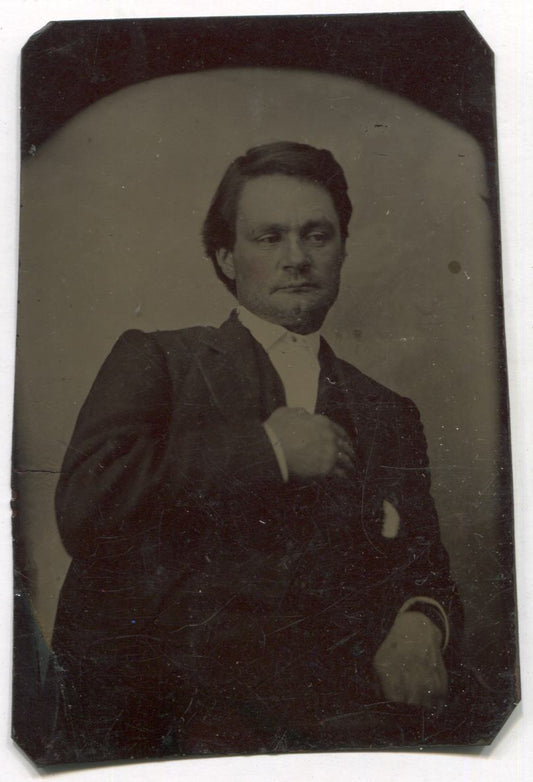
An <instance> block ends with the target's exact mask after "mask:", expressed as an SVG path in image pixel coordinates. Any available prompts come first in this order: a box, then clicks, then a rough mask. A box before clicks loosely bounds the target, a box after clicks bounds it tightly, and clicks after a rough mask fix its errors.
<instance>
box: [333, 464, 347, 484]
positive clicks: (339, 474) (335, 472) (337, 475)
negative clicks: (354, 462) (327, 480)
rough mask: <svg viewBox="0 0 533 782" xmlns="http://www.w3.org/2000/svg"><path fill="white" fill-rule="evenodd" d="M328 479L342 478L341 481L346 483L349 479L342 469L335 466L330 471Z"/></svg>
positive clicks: (345, 471)
mask: <svg viewBox="0 0 533 782" xmlns="http://www.w3.org/2000/svg"><path fill="white" fill-rule="evenodd" d="M329 477H335V478H342V479H343V480H345V481H347V480H349V478H350V474H349V472H348V471H347V470H346V469H345V468H344V467H341V466H340V465H335V467H334V468H333V469H332V470H331V472H330V474H329Z"/></svg>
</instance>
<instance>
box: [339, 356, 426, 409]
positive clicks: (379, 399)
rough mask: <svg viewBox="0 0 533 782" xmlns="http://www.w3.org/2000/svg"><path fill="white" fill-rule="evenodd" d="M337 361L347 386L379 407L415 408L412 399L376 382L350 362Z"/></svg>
mask: <svg viewBox="0 0 533 782" xmlns="http://www.w3.org/2000/svg"><path fill="white" fill-rule="evenodd" d="M337 361H338V365H339V368H340V372H341V374H342V377H343V379H344V382H345V383H346V385H347V386H349V387H351V388H357V390H358V392H359V393H360V394H362V395H363V396H365V397H366V398H367V399H369V400H371V399H373V400H375V402H376V403H377V404H379V405H392V406H397V405H400V406H405V405H408V406H413V407H415V405H414V402H413V401H412V400H411V399H409V398H408V397H406V396H402V395H401V394H398V393H397V392H396V391H393V390H392V389H390V388H388V387H387V386H385V385H383V384H382V383H380V382H378V381H377V380H374V378H372V377H370V376H369V375H366V374H365V373H364V372H362V371H361V370H360V369H357V367H355V366H354V365H353V364H350V363H349V362H348V361H344V360H343V359H339V358H337Z"/></svg>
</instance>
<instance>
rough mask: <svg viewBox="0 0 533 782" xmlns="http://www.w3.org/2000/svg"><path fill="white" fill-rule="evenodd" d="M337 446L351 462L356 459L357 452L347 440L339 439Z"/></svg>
mask: <svg viewBox="0 0 533 782" xmlns="http://www.w3.org/2000/svg"><path fill="white" fill-rule="evenodd" d="M336 446H337V450H338V451H339V453H342V454H345V455H346V456H348V458H349V459H350V460H353V459H355V452H354V449H353V447H352V444H351V443H349V442H347V441H346V440H339V439H337V440H336Z"/></svg>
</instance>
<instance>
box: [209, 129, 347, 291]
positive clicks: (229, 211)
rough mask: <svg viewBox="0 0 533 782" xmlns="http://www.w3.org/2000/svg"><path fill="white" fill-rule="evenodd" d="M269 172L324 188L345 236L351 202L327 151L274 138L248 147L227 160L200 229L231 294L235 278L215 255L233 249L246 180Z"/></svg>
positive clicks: (335, 164) (340, 173) (334, 161)
mask: <svg viewBox="0 0 533 782" xmlns="http://www.w3.org/2000/svg"><path fill="white" fill-rule="evenodd" d="M270 174H285V175H287V176H294V177H298V178H300V179H306V180H308V181H309V182H313V183H314V184H316V185H320V186H321V187H323V188H325V189H326V190H327V191H328V193H329V194H330V196H331V198H332V200H333V205H334V207H335V211H336V212H337V216H338V218H339V225H340V230H341V236H342V238H343V240H345V239H346V237H347V236H348V223H349V222H350V217H351V214H352V204H351V201H350V199H349V197H348V185H347V183H346V178H345V176H344V172H343V170H342V168H341V167H340V166H339V164H338V163H337V161H336V160H335V158H334V157H333V155H332V154H331V152H329V151H328V150H327V149H316V148H315V147H311V146H309V145H308V144H298V143H297V142H294V141H276V142H274V143H272V144H263V145H261V146H259V147H253V148H252V149H249V150H248V152H247V153H246V154H245V155H243V156H241V157H238V158H237V159H236V160H234V161H233V163H231V165H230V166H229V168H228V169H227V171H226V173H225V174H224V176H223V177H222V180H221V182H220V184H219V186H218V188H217V191H216V193H215V196H214V198H213V200H212V202H211V206H210V207H209V211H208V213H207V217H206V219H205V222H204V227H203V231H202V236H203V240H204V247H205V251H206V253H207V256H208V257H209V258H210V259H211V261H212V262H213V265H214V267H215V271H216V273H217V275H218V277H219V278H220V279H221V280H222V282H223V283H224V285H225V286H226V287H227V288H228V290H229V291H231V293H233V294H234V295H235V292H236V288H235V281H234V280H230V279H229V278H228V277H226V275H225V274H224V272H223V271H222V269H221V268H220V266H219V263H218V260H217V257H216V254H217V251H218V250H222V249H224V250H233V247H234V244H235V230H236V218H237V207H238V204H239V198H240V196H241V193H242V189H243V187H244V185H245V184H246V182H247V181H248V180H249V179H254V178H256V177H260V176H265V175H266V176H268V175H270Z"/></svg>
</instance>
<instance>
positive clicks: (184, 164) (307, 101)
mask: <svg viewBox="0 0 533 782" xmlns="http://www.w3.org/2000/svg"><path fill="white" fill-rule="evenodd" d="M277 139H291V140H297V141H302V142H307V143H310V144H313V145H315V146H319V147H322V146H325V147H327V148H329V149H331V150H332V152H333V153H334V155H335V156H336V158H337V159H338V160H339V162H340V163H341V165H342V166H343V168H344V170H345V172H346V175H347V179H348V182H349V185H350V195H351V198H352V202H353V204H354V217H353V219H352V223H351V226H350V237H349V241H348V246H347V251H348V258H347V261H346V264H345V267H344V271H343V284H342V290H341V294H340V296H339V300H338V302H337V304H336V306H335V308H334V309H333V310H332V312H331V313H330V315H329V317H328V319H327V321H326V324H325V327H324V335H325V336H326V338H327V339H328V341H329V342H330V344H331V345H332V347H333V348H334V349H335V351H336V352H337V353H338V354H339V355H340V356H342V357H343V358H345V359H347V360H348V361H350V362H352V363H353V364H355V365H357V366H358V367H359V368H360V369H361V370H363V371H364V372H366V373H368V374H370V375H371V376H373V377H374V378H376V379H377V380H379V381H381V382H382V383H384V384H385V385H387V386H389V387H391V388H393V389H394V390H395V391H398V392H399V393H401V394H405V395H407V396H409V397H411V398H412V399H414V401H415V402H416V403H417V405H418V406H419V408H420V411H421V415H422V419H423V421H424V424H425V430H426V435H427V438H428V443H429V453H430V459H431V463H432V468H433V494H434V497H435V500H436V503H437V507H438V511H439V515H440V519H441V526H442V535H443V539H444V542H445V544H446V546H447V548H448V550H449V552H450V556H451V562H452V569H453V574H454V576H455V578H456V580H457V582H458V584H459V587H460V590H461V594H462V597H463V600H464V603H465V608H466V621H467V624H466V631H467V632H466V646H467V653H468V655H469V658H470V660H471V662H472V665H473V666H474V667H476V668H477V669H478V671H479V672H480V675H482V676H483V677H485V678H487V676H488V677H489V679H491V686H499V685H498V682H497V674H496V673H495V671H496V672H497V671H498V666H500V668H501V669H502V670H503V669H504V670H505V671H506V672H507V668H506V663H505V662H504V660H503V657H504V656H505V653H506V649H507V648H508V646H509V631H508V624H506V622H508V616H507V611H508V605H509V602H508V599H507V597H506V592H505V590H509V588H512V584H511V587H510V586H509V578H510V575H509V573H508V559H509V540H508V534H509V530H510V525H511V520H510V519H509V518H507V517H504V518H502V509H503V510H505V508H507V507H509V503H508V502H506V501H505V496H504V494H505V492H506V488H505V486H506V483H505V480H504V479H505V476H506V475H508V471H509V465H508V464H507V463H506V462H505V461H504V460H503V457H506V456H507V451H506V447H507V440H506V429H505V427H506V418H505V414H504V413H503V412H502V407H501V404H500V400H501V398H502V397H504V396H505V389H502V387H501V373H500V366H499V364H500V357H501V355H502V351H501V345H500V340H501V334H500V329H499V323H500V318H499V313H498V307H499V302H500V299H499V297H498V295H497V283H496V280H497V279H498V268H497V263H498V259H496V258H494V257H493V247H494V233H493V232H494V226H493V225H492V224H491V216H490V213H489V209H488V207H487V201H486V199H487V184H486V170H485V160H484V157H483V154H482V151H481V149H480V147H479V145H478V143H477V142H476V141H475V140H474V139H473V138H472V137H471V136H469V135H468V134H467V133H466V132H465V131H463V130H461V129H459V128H458V127H456V126H455V125H453V124H451V123H449V122H447V121H446V120H443V119H441V118H439V117H437V116H436V115H435V114H432V113H430V112H429V111H427V110H425V109H422V108H420V107H418V106H417V105H415V104H413V103H410V102H409V101H407V100H406V99H404V98H400V97H398V96H397V95H394V94H392V93H388V92H385V91H383V90H380V89H378V88H376V87H373V86H369V85H367V84H365V83H363V82H360V81H356V80H354V79H348V78H345V77H340V76H334V75H327V74H323V73H318V72H311V71H305V72H304V71H297V70H288V69H287V70H281V69H261V68H243V69H218V70H206V71H204V72H200V73H192V74H181V75H176V76H168V77H165V78H160V79H153V80H151V81H146V82H144V83H141V84H138V85H135V86H131V87H128V88H125V89H122V90H120V91H118V92H116V93H114V94H113V95H110V96H108V97H106V98H104V99H102V100H100V101H98V102H96V103H95V104H93V105H92V106H90V107H89V108H87V109H85V110H84V111H82V112H80V113H79V114H78V115H77V116H76V117H75V118H74V119H72V120H70V121H69V122H68V123H67V124H66V125H65V126H64V127H62V128H61V129H60V130H58V131H56V132H55V134H53V135H52V136H51V137H50V138H49V139H48V141H46V142H45V143H44V144H43V145H42V146H40V147H39V148H38V150H37V151H36V152H35V154H34V155H33V156H31V157H29V158H28V159H26V160H25V161H24V163H23V167H22V210H21V260H20V277H19V290H20V294H19V296H20V307H19V343H18V347H19V350H18V358H17V361H18V364H17V390H16V402H17V412H16V441H15V442H16V447H15V454H16V458H15V469H16V474H17V488H18V493H19V501H18V511H17V512H18V516H17V525H18V526H17V530H18V534H19V535H20V538H21V540H22V541H23V543H24V548H25V553H26V576H27V580H28V584H29V589H30V593H31V598H32V604H33V608H34V612H35V615H36V618H37V620H38V622H39V625H40V627H41V629H42V631H43V635H44V637H45V638H46V639H49V638H50V634H51V629H52V626H53V620H54V613H55V607H56V602H57V596H58V593H59V590H60V587H61V584H62V581H63V578H64V574H65V572H66V569H67V567H68V557H67V555H66V553H65V552H64V550H63V548H62V545H61V542H60V540H59V537H58V534H57V531H56V525H55V516H54V509H53V494H54V489H55V485H56V482H57V473H58V471H59V470H60V467H61V461H62V458H63V454H64V451H65V448H66V446H67V444H68V441H69V439H70V435H71V432H72V429H73V426H74V423H75V420H76V416H77V413H78V410H79V408H80V406H81V404H82V403H83V401H84V398H85V396H86V394H87V392H88V390H89V388H90V385H91V383H92V381H93V379H94V377H95V375H96V372H97V371H98V369H99V367H100V365H101V363H102V361H103V360H104V358H105V357H106V355H107V354H108V352H109V350H110V349H111V347H112V345H113V343H114V342H115V340H116V339H117V337H118V336H119V335H120V334H121V333H122V332H123V331H124V330H125V329H128V328H140V329H143V330H147V331H151V330H155V329H169V328H180V327H185V326H189V325H193V324H214V325H218V324H219V323H220V322H222V320H224V319H225V317H226V316H227V314H228V312H229V311H230V309H231V307H232V306H233V300H232V298H231V296H230V295H229V294H228V293H227V292H226V291H225V289H224V288H223V286H222V285H221V283H220V282H219V281H218V280H217V278H216V277H215V274H214V272H213V270H212V268H211V267H210V264H209V262H208V261H207V260H206V259H205V258H204V256H203V250H202V247H201V242H200V230H201V225H202V220H203V217H204V215H205V213H206V210H207V207H208V205H209V202H210V199H211V197H212V194H213V192H214V189H215V187H216V185H217V184H218V181H219V179H220V177H221V175H222V173H223V171H224V169H225V167H226V166H227V164H228V163H229V162H230V161H231V160H232V159H233V158H235V157H236V156H237V155H239V154H242V153H243V151H244V150H246V149H247V148H248V147H250V146H253V145H255V144H259V143H264V142H268V141H272V140H277ZM502 449H503V450H502ZM502 454H503V456H502ZM502 476H503V479H502ZM502 525H503V526H502ZM506 535H507V537H506ZM502 666H503V668H502ZM491 677H492V678H491Z"/></svg>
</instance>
